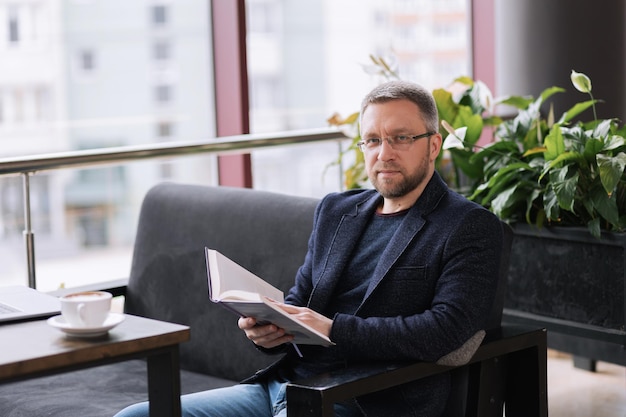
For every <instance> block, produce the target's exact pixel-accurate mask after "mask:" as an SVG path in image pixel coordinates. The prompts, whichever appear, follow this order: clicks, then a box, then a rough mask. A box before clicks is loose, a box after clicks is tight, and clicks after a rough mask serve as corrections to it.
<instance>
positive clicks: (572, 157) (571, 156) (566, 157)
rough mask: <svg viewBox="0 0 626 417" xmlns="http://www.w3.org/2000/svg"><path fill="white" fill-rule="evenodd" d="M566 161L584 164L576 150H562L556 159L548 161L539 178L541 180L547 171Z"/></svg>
mask: <svg viewBox="0 0 626 417" xmlns="http://www.w3.org/2000/svg"><path fill="white" fill-rule="evenodd" d="M567 161H576V162H577V163H579V164H581V163H582V164H583V165H584V164H585V159H584V158H583V156H582V155H581V154H579V153H578V152H564V153H562V154H561V155H559V156H558V157H557V158H556V159H554V160H552V161H550V163H549V164H548V165H547V166H546V167H545V168H544V170H543V171H542V172H541V175H540V176H539V180H541V179H542V178H543V177H544V176H545V175H546V174H547V173H548V172H550V171H551V170H552V169H554V168H555V167H559V166H560V165H561V164H562V163H563V162H567Z"/></svg>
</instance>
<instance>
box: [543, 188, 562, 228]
mask: <svg viewBox="0 0 626 417" xmlns="http://www.w3.org/2000/svg"><path fill="white" fill-rule="evenodd" d="M543 210H544V211H545V212H546V216H547V217H548V219H550V220H559V216H560V215H561V212H560V210H559V202H558V200H557V198H556V194H555V193H554V190H553V189H552V187H550V186H548V188H547V189H546V191H545V193H544V195H543Z"/></svg>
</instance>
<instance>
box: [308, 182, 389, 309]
mask: <svg viewBox="0 0 626 417" xmlns="http://www.w3.org/2000/svg"><path fill="white" fill-rule="evenodd" d="M379 202H380V195H378V194H375V195H374V196H373V197H371V198H368V199H367V200H365V201H363V202H361V203H359V204H357V205H356V207H355V208H354V210H352V211H350V212H346V213H344V214H343V215H342V217H341V221H340V223H339V226H338V227H337V230H336V232H335V238H334V239H333V240H332V241H331V243H330V245H331V246H330V250H329V251H328V257H327V261H326V266H325V268H324V271H323V272H322V274H320V276H319V278H318V280H317V282H316V283H315V284H314V285H315V286H314V288H313V291H312V292H311V296H310V298H309V303H308V307H309V308H311V309H313V310H315V311H323V310H324V308H325V307H326V305H327V304H328V302H329V301H330V299H331V295H332V292H333V290H334V289H335V286H336V285H337V282H338V280H339V279H340V277H341V274H342V273H343V271H344V269H345V268H346V265H347V264H348V262H349V261H350V257H351V256H352V253H353V251H354V248H355V247H356V245H357V243H358V241H359V238H360V237H361V234H362V233H363V231H364V230H365V227H366V226H367V223H368V222H369V219H370V217H371V216H372V215H373V213H374V211H375V210H376V207H377V206H378V203H379Z"/></svg>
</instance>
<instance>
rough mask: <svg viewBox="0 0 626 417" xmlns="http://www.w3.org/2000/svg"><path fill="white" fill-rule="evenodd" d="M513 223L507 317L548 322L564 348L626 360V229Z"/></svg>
mask: <svg viewBox="0 0 626 417" xmlns="http://www.w3.org/2000/svg"><path fill="white" fill-rule="evenodd" d="M513 229H514V232H515V237H514V239H513V245H512V248H511V260H510V268H509V277H508V288H507V292H506V298H505V304H504V307H505V311H504V319H505V321H513V322H524V323H533V324H537V325H541V326H543V327H546V328H547V329H548V343H549V345H551V346H552V347H554V348H557V349H559V350H564V351H568V352H571V353H573V354H575V355H581V356H584V357H587V358H591V359H594V360H595V359H597V360H605V361H609V362H614V363H619V364H623V365H626V350H625V345H626V329H625V324H626V285H625V282H626V234H621V233H605V234H603V235H602V238H601V239H596V238H594V237H593V236H591V235H590V234H589V232H588V231H587V230H586V229H582V228H541V229H539V228H537V227H532V226H528V225H516V226H514V227H513ZM551 340H552V342H553V343H551ZM581 346H583V347H581ZM590 346H592V347H590ZM594 346H595V347H594Z"/></svg>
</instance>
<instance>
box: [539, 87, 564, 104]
mask: <svg viewBox="0 0 626 417" xmlns="http://www.w3.org/2000/svg"><path fill="white" fill-rule="evenodd" d="M563 92H565V89H564V88H561V87H548V88H546V89H545V90H543V91H542V92H541V95H540V96H539V99H540V100H541V102H545V101H546V100H547V99H548V98H550V97H552V96H553V95H554V94H556V93H563Z"/></svg>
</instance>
